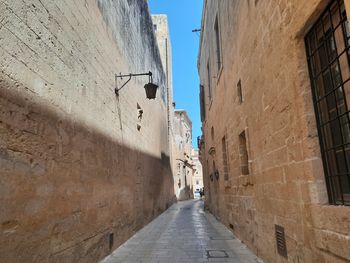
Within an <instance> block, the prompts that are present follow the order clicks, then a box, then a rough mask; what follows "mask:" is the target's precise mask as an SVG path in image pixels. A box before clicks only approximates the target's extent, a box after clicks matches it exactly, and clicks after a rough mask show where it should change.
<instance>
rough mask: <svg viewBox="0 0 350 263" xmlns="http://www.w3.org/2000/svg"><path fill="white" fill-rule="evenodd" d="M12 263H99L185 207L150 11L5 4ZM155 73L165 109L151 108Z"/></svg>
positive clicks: (1, 235)
mask: <svg viewBox="0 0 350 263" xmlns="http://www.w3.org/2000/svg"><path fill="white" fill-rule="evenodd" d="M0 10H1V12H0V54H1V60H0V227H1V228H0V230H1V232H0V257H1V260H0V261H1V262H75V263H76V262H97V261H98V260H99V259H101V258H103V257H104V256H106V255H108V254H109V253H110V252H111V251H112V250H113V249H115V248H116V247H118V246H119V245H120V244H121V243H122V242H124V241H125V240H127V239H128V238H129V237H130V236H131V235H132V234H133V233H135V232H136V231H137V230H138V229H140V228H141V227H142V226H144V225H145V224H147V223H148V222H150V221H151V220H152V219H153V218H154V217H155V216H157V215H158V214H160V213H161V212H162V211H164V210H165V209H166V208H167V207H169V206H170V205H171V204H172V203H173V202H174V201H175V195H174V186H173V185H174V181H173V176H172V173H171V166H170V162H171V161H170V151H169V134H168V132H167V131H168V130H169V124H168V119H169V116H168V115H169V110H168V106H169V100H168V96H169V93H168V92H169V88H168V86H167V84H168V83H167V82H168V81H169V79H168V78H167V74H168V72H167V71H166V69H164V68H163V63H162V61H161V54H160V53H159V50H158V46H157V41H156V37H155V34H154V32H153V22H152V18H151V16H150V14H149V10H148V6H147V1H146V0H129V1H105V0H87V1H83V0H77V1H54V0H47V1H39V0H33V1H27V0H23V1H22V0H21V1H20V0H12V1H1V2H0ZM149 71H151V72H152V73H153V82H154V83H156V84H158V85H159V89H158V92H157V98H156V99H155V100H147V99H146V95H145V91H144V89H143V86H144V85H145V84H146V83H148V82H149V77H148V76H139V77H134V78H132V79H131V80H130V82H129V83H128V84H127V85H126V86H125V87H124V88H123V89H122V90H120V91H119V95H118V96H117V95H116V94H115V88H116V87H117V88H120V87H121V86H122V84H123V83H124V82H126V81H127V80H128V78H124V79H119V78H118V79H116V78H115V74H119V73H122V74H123V73H147V72H149Z"/></svg>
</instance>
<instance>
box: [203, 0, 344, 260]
mask: <svg viewBox="0 0 350 263" xmlns="http://www.w3.org/2000/svg"><path fill="white" fill-rule="evenodd" d="M347 14H350V1H349V0H344V1H343V0H332V1H328V0H327V1H322V0H314V1H301V0H293V1H292V0H281V1H262V0H260V1H258V0H255V1H253V0H248V1H232V0H220V1H214V0H205V1H204V10H203V17H202V30H201V31H202V34H201V47H200V54H199V58H198V69H199V74H200V81H201V89H200V95H201V115H202V116H201V117H202V125H203V136H202V138H201V141H200V145H201V149H200V158H201V161H202V164H203V166H204V185H205V190H206V191H205V193H206V205H207V207H208V208H209V209H210V211H212V212H213V213H214V214H215V215H216V216H217V217H218V218H220V219H221V221H222V222H224V223H225V224H226V225H227V226H228V227H229V228H231V229H232V231H233V232H234V233H235V234H236V235H237V236H238V237H239V238H240V239H241V240H242V241H243V242H244V243H245V244H247V245H248V246H249V247H250V248H251V249H252V250H253V251H255V253H256V254H257V255H258V256H259V257H261V258H262V259H263V260H264V261H265V262H332V263H335V262H349V261H350V249H349V248H350V238H349V235H350V207H349V205H350V199H349V197H350V185H349V182H350V180H349V173H350V170H349V169H350V168H349V167H350V154H349V153H350V150H349V149H350V148H349V142H350V133H349V130H350V129H349V118H348V113H349V112H348V104H347V103H348V102H347V101H349V100H350V98H349V97H348V95H349V91H348V89H349V88H350V87H349V83H350V82H349V76H350V73H349V72H350V71H349V55H348V54H349V37H350V30H349V24H348V20H347ZM277 241H278V242H277Z"/></svg>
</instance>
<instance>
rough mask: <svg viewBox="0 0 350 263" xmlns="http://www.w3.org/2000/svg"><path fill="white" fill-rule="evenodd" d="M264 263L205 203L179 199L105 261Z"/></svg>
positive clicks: (143, 262)
mask: <svg viewBox="0 0 350 263" xmlns="http://www.w3.org/2000/svg"><path fill="white" fill-rule="evenodd" d="M119 262H124V263H141V262H142V263H153V262H156V263H158V262H162V263H163V262H164V263H197V262H232V263H235V262H237V263H258V262H262V261H261V260H259V259H258V258H257V257H256V256H255V255H254V254H253V253H252V252H250V251H249V249H247V247H246V246H245V245H244V244H242V243H241V242H240V241H239V240H238V239H236V238H235V237H234V235H233V234H232V233H231V232H230V231H229V230H228V229H227V228H226V227H225V226H224V225H223V224H221V223H220V222H218V221H217V220H216V219H215V218H214V217H213V216H212V215H211V214H209V213H206V212H204V211H203V202H202V201H200V200H191V201H185V202H179V203H177V204H175V205H173V206H172V207H170V208H169V209H168V210H167V211H165V212H164V213H163V214H161V215H160V216H159V217H158V218H156V219H155V220H154V221H152V222H151V223H150V224H149V225H147V226H146V227H144V228H143V229H142V230H140V231H139V232H138V233H136V234H135V235H134V236H133V237H132V238H131V239H129V240H128V241H127V242H126V243H124V244H123V245H122V246H121V247H119V248H118V249H117V250H115V251H114V252H113V253H112V254H111V255H110V256H108V257H107V258H105V259H104V260H103V261H102V262H101V263H119Z"/></svg>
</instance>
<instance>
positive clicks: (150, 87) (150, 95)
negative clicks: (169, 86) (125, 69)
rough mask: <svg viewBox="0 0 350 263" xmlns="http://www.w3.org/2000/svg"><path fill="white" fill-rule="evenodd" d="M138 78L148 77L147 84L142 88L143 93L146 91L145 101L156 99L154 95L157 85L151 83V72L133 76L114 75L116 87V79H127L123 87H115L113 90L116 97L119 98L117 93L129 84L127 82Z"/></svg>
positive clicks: (131, 74)
mask: <svg viewBox="0 0 350 263" xmlns="http://www.w3.org/2000/svg"><path fill="white" fill-rule="evenodd" d="M139 76H149V82H148V83H147V84H146V85H145V86H144V88H145V91H146V97H147V99H149V100H152V99H155V98H156V94H157V89H158V85H156V84H154V83H153V77H152V76H153V74H152V72H151V71H149V72H148V73H138V74H133V73H130V74H126V75H122V74H119V75H115V81H116V85H117V79H118V78H120V79H123V78H125V77H128V78H129V79H128V80H127V81H125V82H124V83H123V85H122V86H121V87H120V88H118V86H116V88H115V90H114V91H115V94H116V95H117V96H119V91H120V90H121V89H122V88H124V87H125V86H126V84H128V83H129V81H130V80H131V78H132V77H139Z"/></svg>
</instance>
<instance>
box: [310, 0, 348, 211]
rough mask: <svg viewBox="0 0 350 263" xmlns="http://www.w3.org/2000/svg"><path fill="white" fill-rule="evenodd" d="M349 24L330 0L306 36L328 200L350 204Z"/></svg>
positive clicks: (337, 3)
mask: <svg viewBox="0 0 350 263" xmlns="http://www.w3.org/2000/svg"><path fill="white" fill-rule="evenodd" d="M349 38H350V34H349V25H348V21H347V17H346V12H345V7H344V2H343V0H338V1H332V3H331V4H330V5H329V6H328V7H327V9H326V11H325V12H324V13H323V14H322V16H321V17H320V19H319V20H318V21H317V22H316V23H315V25H314V26H313V27H312V28H311V30H310V32H309V33H308V34H307V35H306V37H305V42H306V48H307V57H308V63H309V72H310V78H311V84H312V94H313V101H314V108H315V113H316V121H317V128H318V134H319V140H320V146H321V152H322V159H323V164H324V167H325V175H326V183H327V189H328V196H329V201H330V203H331V204H336V205H350V121H349V110H348V107H349V105H348V104H347V103H348V102H349V101H350V67H349V44H350V40H349Z"/></svg>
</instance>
